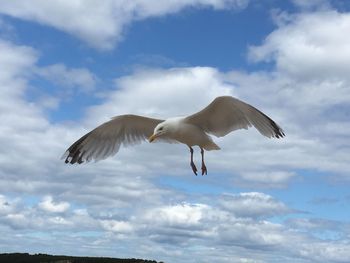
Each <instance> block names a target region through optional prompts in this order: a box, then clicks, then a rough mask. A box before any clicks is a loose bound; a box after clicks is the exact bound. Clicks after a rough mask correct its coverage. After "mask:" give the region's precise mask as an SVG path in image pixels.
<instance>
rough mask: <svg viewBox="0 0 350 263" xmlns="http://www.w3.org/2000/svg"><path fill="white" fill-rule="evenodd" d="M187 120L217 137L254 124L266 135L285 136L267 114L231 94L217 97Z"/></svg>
mask: <svg viewBox="0 0 350 263" xmlns="http://www.w3.org/2000/svg"><path fill="white" fill-rule="evenodd" d="M185 121H186V122H188V123H191V124H194V125H196V126H198V127H200V128H202V129H203V130H204V131H205V132H207V133H210V134H213V135H215V136H217V137H222V136H225V135H226V134H228V133H230V132H232V131H234V130H238V129H248V128H249V127H251V126H252V125H253V126H254V127H255V128H256V129H257V130H258V131H259V132H260V133H261V134H262V135H264V136H266V137H269V138H271V137H275V138H281V137H284V136H285V135H284V132H283V130H282V129H281V127H279V126H278V125H277V124H276V123H275V122H274V121H273V120H272V119H270V118H269V117H268V116H267V115H265V114H264V113H262V112H261V111H259V110H258V109H256V108H254V107H253V106H251V105H249V104H247V103H245V102H243V101H240V100H238V99H236V98H233V97H230V96H222V97H217V98H216V99H214V100H213V101H212V102H211V103H210V104H209V105H208V106H207V107H206V108H204V109H203V110H201V111H199V112H197V113H195V114H193V115H191V116H188V117H186V119H185Z"/></svg>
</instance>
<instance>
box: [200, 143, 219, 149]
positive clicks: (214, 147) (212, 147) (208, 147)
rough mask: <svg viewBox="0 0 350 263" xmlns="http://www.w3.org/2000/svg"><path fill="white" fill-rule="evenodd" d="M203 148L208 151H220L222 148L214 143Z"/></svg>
mask: <svg viewBox="0 0 350 263" xmlns="http://www.w3.org/2000/svg"><path fill="white" fill-rule="evenodd" d="M203 148H204V149H205V150H207V151H212V150H220V147H219V146H217V145H216V144H215V142H213V141H209V142H208V143H207V144H206V145H203Z"/></svg>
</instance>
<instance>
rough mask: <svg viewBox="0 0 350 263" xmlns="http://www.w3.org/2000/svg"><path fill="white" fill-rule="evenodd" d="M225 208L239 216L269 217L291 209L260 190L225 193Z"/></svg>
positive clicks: (222, 202) (223, 200)
mask: <svg viewBox="0 0 350 263" xmlns="http://www.w3.org/2000/svg"><path fill="white" fill-rule="evenodd" d="M221 200H222V201H221V203H220V204H221V205H222V206H223V208H225V209H227V210H229V211H231V212H233V213H234V215H235V216H237V217H256V218H258V217H268V216H276V215H283V214H287V213H290V212H291V210H290V209H289V208H288V207H287V206H286V205H285V204H283V203H281V202H279V201H277V200H275V199H274V198H272V197H271V196H269V195H266V194H264V193H258V192H249V193H240V194H237V195H224V196H223V197H222V199H221Z"/></svg>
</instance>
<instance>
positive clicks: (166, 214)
mask: <svg viewBox="0 0 350 263" xmlns="http://www.w3.org/2000/svg"><path fill="white" fill-rule="evenodd" d="M205 209H208V207H207V206H206V205H203V204H197V205H196V204H193V205H192V204H186V203H184V204H179V205H174V206H165V207H159V208H155V209H152V210H151V211H149V212H147V213H146V215H145V218H146V219H147V220H149V221H150V222H157V223H158V224H161V225H163V224H165V225H169V226H170V227H176V226H177V227H189V226H195V225H199V224H200V220H201V219H202V217H203V210H205Z"/></svg>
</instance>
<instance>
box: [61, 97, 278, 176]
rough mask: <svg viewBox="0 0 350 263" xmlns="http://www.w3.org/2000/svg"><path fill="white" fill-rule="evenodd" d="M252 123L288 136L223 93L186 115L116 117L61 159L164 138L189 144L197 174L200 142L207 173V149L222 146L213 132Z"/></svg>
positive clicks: (85, 158)
mask: <svg viewBox="0 0 350 263" xmlns="http://www.w3.org/2000/svg"><path fill="white" fill-rule="evenodd" d="M251 126H254V127H255V128H256V129H257V130H258V131H259V132H260V133H261V134H262V135H264V136H266V137H268V138H278V139H279V138H282V137H284V136H285V134H284V131H283V130H282V128H281V127H280V126H278V125H277V124H276V123H275V122H274V121H273V120H272V119H270V117H268V116H267V115H265V114H264V113H262V112H261V111H259V110H258V109H256V108H254V107H253V106H251V105H249V104H247V103H245V102H243V101H241V100H239V99H237V98H234V97H231V96H221V97H217V98H215V99H214V100H213V101H212V102H211V103H210V104H209V105H208V106H207V107H205V108H204V109H203V110H201V111H199V112H197V113H195V114H193V115H190V116H187V117H175V118H169V119H166V120H160V119H154V118H149V117H143V116H138V115H132V114H127V115H120V116H116V117H113V118H112V119H111V120H110V121H108V122H105V123H103V124H101V125H100V126H98V127H97V128H95V129H93V130H92V131H90V132H89V133H87V134H85V135H84V136H83V137H81V138H80V139H79V140H77V141H76V142H75V143H73V144H72V145H71V146H70V147H69V148H68V149H67V150H66V152H65V153H64V155H63V156H62V159H65V163H70V164H75V163H78V164H81V163H83V162H89V161H91V160H95V161H98V160H102V159H105V158H107V157H109V156H112V155H115V154H116V153H117V152H118V151H119V148H120V146H121V145H123V146H128V145H133V144H137V143H140V142H142V141H144V140H146V139H147V138H148V141H149V142H150V143H151V142H153V141H165V142H179V143H183V144H185V145H187V146H188V148H189V150H190V154H191V158H190V166H191V168H192V171H193V173H194V174H195V175H197V171H198V170H197V167H196V165H195V164H194V162H193V148H192V147H193V146H199V148H200V151H201V156H202V165H201V173H202V175H204V174H207V172H208V171H207V167H206V165H205V163H204V150H206V151H211V150H220V147H219V146H218V145H217V144H216V143H215V142H214V141H213V139H212V138H211V136H210V135H214V136H216V137H223V136H225V135H227V134H228V133H230V132H232V131H235V130H238V129H248V128H249V127H251Z"/></svg>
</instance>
